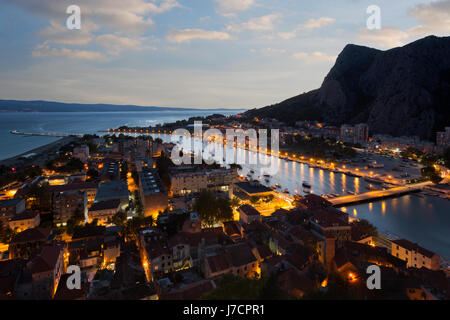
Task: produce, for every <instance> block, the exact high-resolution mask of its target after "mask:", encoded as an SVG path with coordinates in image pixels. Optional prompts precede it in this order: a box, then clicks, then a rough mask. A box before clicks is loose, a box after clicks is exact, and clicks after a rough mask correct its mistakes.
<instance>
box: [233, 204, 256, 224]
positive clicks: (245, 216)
mask: <svg viewBox="0 0 450 320" xmlns="http://www.w3.org/2000/svg"><path fill="white" fill-rule="evenodd" d="M238 212H239V221H240V222H241V223H252V222H254V221H259V222H261V213H259V211H258V210H256V209H255V208H253V207H252V206H251V205H248V204H244V205H243V206H241V207H240V208H239V209H238Z"/></svg>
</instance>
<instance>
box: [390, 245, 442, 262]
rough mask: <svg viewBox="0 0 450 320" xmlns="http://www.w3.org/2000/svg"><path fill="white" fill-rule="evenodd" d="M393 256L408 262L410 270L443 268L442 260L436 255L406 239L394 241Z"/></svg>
mask: <svg viewBox="0 0 450 320" xmlns="http://www.w3.org/2000/svg"><path fill="white" fill-rule="evenodd" d="M392 255H393V256H395V257H397V258H399V259H401V260H403V261H406V263H407V265H406V266H407V267H408V268H418V269H420V268H427V269H430V270H439V269H440V268H441V258H440V257H439V256H438V255H437V254H436V253H434V252H432V251H429V250H427V249H425V248H422V247H421V246H419V245H418V244H417V243H412V242H410V241H408V240H406V239H399V240H393V241H392Z"/></svg>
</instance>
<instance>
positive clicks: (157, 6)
mask: <svg viewBox="0 0 450 320" xmlns="http://www.w3.org/2000/svg"><path fill="white" fill-rule="evenodd" d="M5 1H6V2H8V3H11V4H13V5H16V6H18V7H21V8H23V9H25V10H27V11H29V12H31V13H33V14H39V15H42V16H45V17H47V18H49V19H55V20H58V21H61V19H64V18H66V17H68V15H67V14H66V9H67V7H68V6H70V5H72V4H74V3H73V1H72V0H39V1H30V0H5ZM76 5H78V6H79V7H80V8H81V16H82V28H83V27H84V23H85V22H86V21H90V22H91V23H95V24H97V25H99V26H101V27H110V28H114V29H116V31H120V32H123V33H136V32H143V31H145V28H147V27H149V26H151V25H153V20H152V19H151V17H150V15H154V14H161V13H163V12H166V11H169V10H171V9H173V8H176V7H180V6H181V5H180V4H179V3H178V2H177V1H176V0H152V1H150V2H149V1H146V0H95V1H92V0H77V1H76Z"/></svg>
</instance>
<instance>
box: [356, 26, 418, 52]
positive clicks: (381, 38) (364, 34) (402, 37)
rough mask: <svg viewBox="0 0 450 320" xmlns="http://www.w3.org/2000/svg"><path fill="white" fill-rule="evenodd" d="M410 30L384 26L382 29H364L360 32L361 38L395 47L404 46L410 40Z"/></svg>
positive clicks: (387, 46) (383, 45)
mask: <svg viewBox="0 0 450 320" xmlns="http://www.w3.org/2000/svg"><path fill="white" fill-rule="evenodd" d="M409 36H410V35H409V34H408V32H405V31H402V30H400V29H397V28H382V29H380V30H368V29H363V30H361V31H360V32H359V35H358V37H359V39H360V40H363V41H366V42H369V43H376V44H378V45H380V46H382V47H384V48H393V47H398V46H402V45H404V44H405V43H407V42H408V38H409Z"/></svg>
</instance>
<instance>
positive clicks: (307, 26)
mask: <svg viewBox="0 0 450 320" xmlns="http://www.w3.org/2000/svg"><path fill="white" fill-rule="evenodd" d="M335 22H336V19H333V18H329V17H320V18H317V19H309V20H308V21H306V22H305V23H304V24H300V25H298V26H297V27H296V28H295V29H294V30H293V31H291V32H278V36H279V37H280V38H281V39H284V40H289V39H293V38H295V37H297V34H298V32H300V31H310V30H314V29H320V28H324V27H327V26H330V25H332V24H334V23H335Z"/></svg>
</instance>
